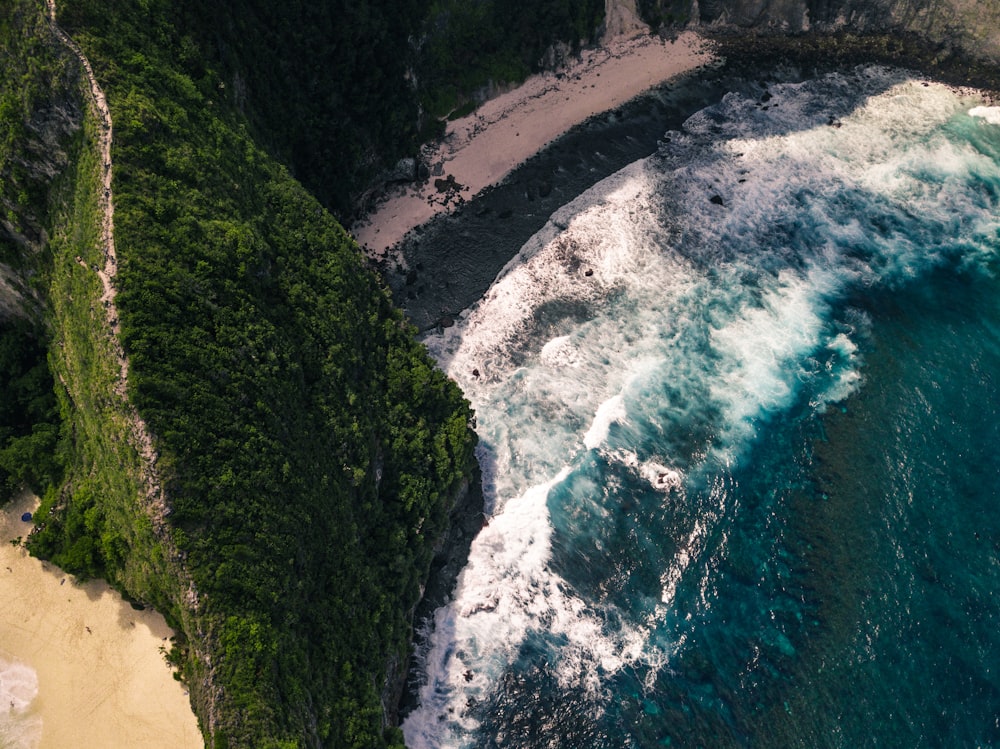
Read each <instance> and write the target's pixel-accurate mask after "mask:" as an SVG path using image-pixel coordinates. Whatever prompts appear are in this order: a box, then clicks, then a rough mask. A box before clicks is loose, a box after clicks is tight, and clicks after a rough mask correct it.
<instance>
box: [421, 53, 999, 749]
mask: <svg viewBox="0 0 1000 749" xmlns="http://www.w3.org/2000/svg"><path fill="white" fill-rule="evenodd" d="M768 93H769V96H768V106H767V107H764V106H762V104H761V102H760V101H755V100H751V99H748V98H745V97H739V96H735V95H730V96H727V97H726V98H725V99H724V100H723V101H722V102H721V103H720V104H718V105H717V106H715V107H711V108H709V109H707V110H705V111H703V112H701V113H699V114H697V115H695V116H694V117H692V118H691V119H690V120H689V121H688V122H687V123H686V124H685V127H684V130H683V131H681V132H676V133H668V134H667V137H666V138H665V139H664V143H663V146H662V148H661V151H660V153H658V154H657V155H655V156H653V157H651V158H650V159H647V160H645V161H642V162H638V163H636V164H633V165H631V166H630V167H628V168H626V169H624V170H622V171H621V172H620V173H618V174H617V175H614V176H613V177H611V178H609V179H608V180H605V181H604V182H602V183H601V184H599V185H597V186H596V187H594V188H593V189H592V190H590V191H588V192H587V193H585V194H584V195H582V196H580V198H578V199H577V200H575V201H573V203H571V204H569V205H568V206H566V207H565V208H564V209H562V210H561V211H559V212H558V213H557V214H555V215H554V216H553V217H552V220H551V221H550V223H549V225H548V226H547V227H546V228H545V229H543V230H542V231H541V232H540V233H539V234H538V235H536V237H534V238H533V239H532V240H531V241H529V242H528V244H527V245H525V247H524V248H523V249H522V251H521V253H520V254H519V255H518V257H517V258H515V259H514V260H513V261H512V262H511V263H510V264H509V265H508V266H507V268H505V269H504V271H503V273H501V275H500V277H498V279H497V280H496V282H495V283H494V285H493V286H492V287H491V289H490V290H489V291H488V292H487V294H486V295H485V297H484V298H483V299H482V300H481V301H480V303H479V304H478V305H476V306H475V307H474V308H472V309H471V310H469V311H468V312H466V313H465V314H463V315H462V317H461V318H460V319H459V320H458V321H457V324H456V325H455V326H454V327H453V328H450V329H447V330H445V331H444V332H442V333H440V334H437V335H433V336H431V337H429V338H428V339H427V344H428V346H429V348H430V349H431V351H432V353H433V354H434V355H435V356H436V357H437V359H438V361H439V362H440V363H441V365H442V366H443V367H444V368H445V369H446V370H447V371H448V372H449V374H450V375H451V376H452V377H454V378H455V379H456V380H457V381H458V382H459V383H460V384H461V385H462V387H463V388H464V389H465V392H466V393H467V395H468V396H469V397H470V399H471V400H472V402H473V406H474V407H475V409H476V412H477V418H478V423H479V432H480V437H481V449H480V458H481V461H482V462H483V468H484V476H485V477H486V487H485V488H486V494H487V500H488V508H489V510H490V512H491V514H492V518H491V521H490V523H489V525H488V526H487V527H486V528H485V529H484V530H483V532H482V533H481V534H480V535H479V537H478V538H477V539H476V540H475V542H474V543H473V547H472V551H471V554H470V560H469V565H468V567H467V569H466V570H465V571H464V572H463V574H462V576H461V578H460V581H459V585H458V589H457V591H456V594H455V599H454V601H452V602H451V603H450V604H449V605H447V606H445V607H443V608H442V609H440V610H439V611H438V612H437V613H436V616H435V620H434V622H433V634H432V635H431V637H430V639H429V645H428V649H427V651H426V652H424V653H423V654H421V657H422V658H423V663H424V670H425V686H424V687H423V689H422V690H421V706H420V707H419V708H418V709H417V710H416V711H415V712H414V713H413V714H411V715H410V716H409V718H408V719H407V720H406V722H405V724H404V731H405V733H406V736H407V740H408V742H409V743H410V744H411V745H413V746H415V747H431V746H449V747H451V746H474V745H481V744H483V743H488V742H484V741H483V740H482V737H479V736H477V733H476V732H477V731H478V730H480V727H481V725H482V721H483V716H484V715H487V714H488V713H489V712H490V710H491V709H492V708H491V705H494V704H495V701H496V700H498V699H501V697H500V696H498V695H499V692H500V691H501V690H502V689H505V688H504V687H502V686H501V683H502V681H503V677H504V675H505V674H507V673H511V672H518V673H527V672H528V671H531V672H532V673H534V672H538V673H541V674H546V675H547V676H545V677H544V678H546V679H551V680H552V681H553V683H554V684H555V685H556V688H558V689H561V690H565V691H566V694H567V695H568V694H570V693H572V694H573V695H575V697H574V699H582V700H584V701H585V703H586V707H585V708H581V710H582V712H584V713H586V714H587V716H588V717H587V720H591V721H596V722H599V721H600V716H601V715H602V714H604V711H605V710H607V709H610V706H611V705H612V704H613V702H614V700H615V696H614V694H613V692H612V691H611V690H612V688H613V687H612V684H613V683H615V680H616V679H618V678H619V677H620V675H621V674H623V673H624V672H625V671H626V670H627V671H628V672H629V674H630V675H634V678H635V679H636V680H637V681H638V682H641V683H643V684H646V685H650V684H652V683H654V682H655V680H656V677H657V674H658V673H660V672H661V670H662V669H663V667H664V666H665V664H666V663H667V661H668V659H669V656H670V654H671V653H675V652H677V650H676V649H677V648H679V647H683V643H684V642H686V640H687V638H688V636H689V634H690V633H689V632H688V631H687V630H685V629H684V627H685V626H688V625H685V624H684V622H687V621H689V620H690V617H689V616H687V613H688V612H684V611H678V610H676V605H677V604H676V601H677V600H678V592H679V591H681V590H682V589H684V588H685V587H687V588H690V589H691V590H693V591H696V594H695V595H694V596H693V598H692V596H688V597H687V598H686V599H685V600H692V599H693V600H697V601H701V602H702V603H703V604H704V607H706V608H707V607H708V606H709V603H708V602H709V599H710V598H711V595H712V590H713V583H712V580H711V575H712V574H713V571H712V570H713V567H712V565H711V564H709V563H708V562H707V561H706V560H707V559H708V558H709V557H711V558H712V559H719V558H722V557H724V556H725V554H726V553H727V541H726V539H727V533H726V532H725V527H724V525H723V523H725V522H732V520H733V517H734V513H737V512H739V508H738V502H736V501H735V500H734V499H733V496H734V495H733V487H732V486H730V483H729V479H728V478H727V477H728V476H729V475H730V473H731V471H732V469H733V467H734V466H738V465H740V464H741V462H742V461H744V459H745V456H746V454H747V453H748V451H749V450H750V448H751V447H752V446H753V445H754V444H755V442H756V440H758V439H759V435H760V433H761V430H762V428H764V427H766V426H767V425H768V424H769V423H770V422H771V420H773V419H775V418H777V417H780V416H781V415H782V414H784V413H786V412H788V410H789V409H791V408H792V407H793V406H795V405H796V404H806V405H807V407H808V409H809V410H810V411H811V412H812V413H818V412H822V411H823V409H825V408H826V406H827V405H828V404H830V403H836V402H839V401H841V400H843V399H844V398H846V397H848V396H849V395H850V394H851V393H852V392H854V391H855V390H856V389H857V388H858V387H860V386H861V385H862V376H861V372H862V370H861V365H862V361H861V358H860V354H859V342H860V341H862V340H863V338H864V335H865V333H866V330H867V323H866V318H865V315H864V313H862V312H860V311H859V310H857V309H855V308H854V307H852V306H851V299H852V296H853V295H855V294H858V293H860V291H862V290H864V289H868V288H872V287H885V288H895V287H897V286H901V285H905V284H907V283H911V282H912V280H913V279H915V278H919V277H920V276H921V275H922V274H925V273H928V272H929V271H930V270H931V269H933V268H935V267H940V266H941V265H942V264H947V263H957V264H959V265H962V264H964V265H966V266H975V267H978V268H986V267H988V266H989V265H990V264H991V263H993V264H995V262H996V250H997V246H998V244H1000V243H998V238H1000V222H998V219H997V210H996V208H997V203H998V201H1000V167H998V165H997V160H996V158H995V156H996V154H1000V148H997V146H996V144H995V143H994V142H993V141H990V140H989V135H988V134H984V133H983V132H982V130H983V128H980V127H978V125H979V124H982V121H981V120H977V119H976V118H977V117H978V118H985V119H987V120H989V117H990V116H991V114H990V113H989V112H985V113H984V112H982V111H977V110H975V109H973V110H972V111H971V112H970V103H971V101H970V100H969V99H963V98H962V97H961V96H959V95H958V94H956V93H955V92H954V91H952V90H950V89H948V88H946V87H943V86H938V85H924V84H923V83H922V82H919V81H910V80H907V79H905V78H904V77H902V76H901V75H900V74H898V73H895V72H893V71H888V70H884V69H881V68H864V69H859V70H858V71H856V72H855V73H854V74H853V75H852V76H843V75H832V76H828V77H826V78H824V79H820V80H818V81H813V82H807V83H803V84H794V85H792V84H788V85H775V86H772V87H771V89H770V90H769V92H768ZM970 114H973V116H970ZM990 149H996V150H994V151H991V150H990ZM632 514H635V517H636V519H633V517H632ZM639 518H641V519H642V521H641V522H640V520H639ZM643 523H645V525H643ZM617 528H620V529H621V531H620V533H619V535H615V533H618V531H615V530H614V529H617ZM651 569H652V570H657V571H658V574H656V575H650V574H647V573H648V571H649V570H651ZM650 579H652V580H653V582H652V583H651V582H650ZM783 638H784V639H783ZM773 639H774V641H775V642H779V643H780V644H781V645H782V650H783V651H784V652H793V651H794V647H793V646H792V644H791V643H790V642H789V641H788V640H787V638H785V635H784V634H782V633H781V632H777V633H776V634H774V637H773ZM529 651H530V653H529ZM539 664H541V665H539ZM525 678H527V677H525ZM539 678H542V677H539ZM630 678H632V677H631V676H630ZM518 688H519V689H520V688H522V687H518ZM539 688H540V687H539ZM524 689H525V690H526V691H525V694H531V690H530V689H528V688H524ZM581 695H582V696H581ZM503 699H504V700H507V701H508V702H509V701H510V700H515V699H518V698H517V696H516V695H511V694H508V695H505V696H503ZM525 699H528V698H525Z"/></svg>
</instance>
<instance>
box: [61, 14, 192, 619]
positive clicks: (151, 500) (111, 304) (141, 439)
mask: <svg viewBox="0 0 1000 749" xmlns="http://www.w3.org/2000/svg"><path fill="white" fill-rule="evenodd" d="M46 2H47V5H48V11H49V22H50V24H51V26H52V31H53V33H54V34H55V35H56V36H57V37H58V38H59V40H60V41H61V42H62V43H63V44H64V45H65V46H66V47H67V48H69V50H70V51H71V52H72V53H73V55H74V56H75V57H76V59H77V60H78V61H79V63H80V65H81V66H82V68H83V70H84V72H85V74H86V76H87V82H88V84H89V89H90V99H91V102H92V103H93V105H94V109H95V111H96V113H97V120H98V130H99V132H98V141H97V145H98V149H99V152H100V157H101V187H100V194H99V195H98V205H99V207H100V213H101V244H102V246H103V252H104V264H103V266H93V267H91V266H88V265H87V263H86V262H85V261H84V260H83V259H81V258H79V257H78V258H77V262H78V263H79V264H80V265H82V266H83V267H84V268H88V269H92V270H93V271H94V272H95V273H96V274H97V277H98V278H99V279H100V281H101V287H102V290H103V292H102V294H101V300H100V301H101V305H102V306H103V307H104V311H105V316H106V318H107V323H108V330H109V331H110V332H109V336H108V338H109V344H110V350H111V354H112V355H113V356H114V357H115V359H116V362H117V365H118V371H119V374H118V379H117V382H116V383H115V394H116V395H117V396H118V398H119V400H120V406H121V409H122V411H123V412H124V414H125V416H126V418H127V420H128V425H129V429H128V431H129V442H130V444H131V445H132V447H133V448H134V449H135V450H136V452H138V453H139V456H140V458H141V466H142V468H141V476H142V482H143V489H144V492H145V495H146V501H147V510H148V513H149V516H150V518H151V520H152V521H153V527H154V531H155V533H156V537H157V539H158V540H159V541H160V542H162V543H163V544H164V545H165V546H166V548H168V549H170V551H171V554H172V556H173V558H174V559H175V560H176V561H179V556H178V555H177V552H176V549H175V547H174V544H173V541H172V539H171V538H170V533H169V530H168V527H167V523H166V517H167V515H168V514H169V509H168V507H167V502H166V498H165V496H164V492H163V487H162V482H161V479H160V474H159V470H158V468H157V463H156V461H157V453H156V449H155V448H154V447H153V438H152V434H151V433H150V431H149V428H148V427H147V425H146V422H145V421H144V420H143V419H142V417H141V416H139V414H138V412H137V411H136V409H135V407H134V406H133V405H132V404H131V403H130V402H129V399H128V374H129V362H128V357H127V356H126V355H125V350H124V349H123V348H122V344H121V340H120V337H119V334H120V324H119V319H118V308H117V306H116V305H115V296H116V289H115V283H114V282H115V276H116V275H117V273H118V255H117V253H116V252H115V233H114V215H115V207H114V200H113V194H112V179H111V176H112V170H111V141H112V134H113V128H112V123H111V111H110V109H109V108H108V102H107V98H106V97H105V95H104V91H103V90H102V89H101V87H100V85H99V84H98V82H97V77H96V76H95V75H94V69H93V67H92V66H91V64H90V61H89V60H88V59H87V56H86V55H85V54H84V53H83V50H82V49H80V46H79V45H78V44H77V43H76V42H75V41H73V39H72V38H71V37H70V36H69V34H67V33H66V32H65V31H64V30H63V29H62V28H61V27H60V26H59V24H58V23H57V21H56V4H55V0H46ZM185 577H186V576H185ZM185 603H186V604H187V605H189V606H192V607H197V605H198V594H197V591H196V589H195V587H194V584H193V582H192V581H190V580H188V589H187V594H186V601H185Z"/></svg>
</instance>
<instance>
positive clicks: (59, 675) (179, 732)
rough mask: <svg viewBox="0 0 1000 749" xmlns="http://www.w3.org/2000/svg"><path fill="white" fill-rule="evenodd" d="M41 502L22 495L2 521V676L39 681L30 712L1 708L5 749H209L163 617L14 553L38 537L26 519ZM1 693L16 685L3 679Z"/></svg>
mask: <svg viewBox="0 0 1000 749" xmlns="http://www.w3.org/2000/svg"><path fill="white" fill-rule="evenodd" d="M36 503H37V500H36V499H35V498H34V497H30V496H25V497H22V498H21V499H19V500H18V501H16V502H14V503H12V504H11V505H8V506H7V507H6V508H4V510H3V511H2V512H0V602H2V606H0V668H3V669H5V670H6V672H7V673H8V674H11V673H13V675H14V676H17V675H18V671H20V672H22V673H23V672H24V669H18V668H17V667H19V666H27V667H28V668H30V669H32V670H33V671H34V672H35V674H37V680H38V694H37V696H36V697H34V699H33V700H31V701H30V703H29V704H27V705H26V706H22V705H20V704H16V705H15V704H13V703H14V702H20V700H19V699H15V696H16V695H15V696H11V697H8V701H10V702H11V703H12V704H10V705H6V704H5V705H0V727H2V728H3V732H4V733H5V734H7V735H6V736H0V744H2V745H3V746H13V747H35V746H37V747H39V749H49V748H50V749H65V747H75V749H107V747H143V748H144V749H159V748H160V747H162V749H188V748H190V749H195V748H196V747H202V746H203V740H202V737H201V733H200V732H199V730H198V722H197V720H196V719H195V716H194V713H193V712H192V710H191V704H190V702H189V700H188V697H187V694H186V691H185V689H184V687H183V685H181V684H180V683H179V682H178V681H176V680H175V679H174V678H173V672H172V671H171V669H170V667H169V666H168V665H167V663H166V661H165V659H164V654H163V652H161V648H169V647H170V641H169V638H170V637H171V636H172V635H173V632H172V631H171V630H170V628H169V627H168V626H167V624H166V622H165V621H164V620H163V617H162V616H160V615H159V614H157V613H156V612H155V611H152V610H150V609H146V610H144V611H136V610H135V609H133V608H132V607H131V606H130V605H129V604H128V603H126V602H125V601H123V600H122V598H121V596H120V595H118V594H117V593H116V592H114V591H113V590H111V589H110V588H109V587H108V585H107V584H106V583H104V582H101V581H97V580H92V581H90V582H87V583H83V584H80V583H78V582H77V581H76V580H75V579H74V578H73V576H72V575H67V574H66V573H65V572H62V571H61V570H59V569H58V568H57V567H54V566H52V565H50V564H45V563H43V562H41V561H39V560H38V559H35V558H34V557H31V556H29V555H28V554H27V552H26V551H25V550H24V549H22V548H20V547H17V546H13V545H11V543H10V540H11V539H13V538H17V537H18V536H23V535H26V534H27V533H28V531H29V530H30V529H31V524H30V523H26V522H23V521H22V520H21V513H23V512H25V511H27V510H30V509H32V508H33V507H34V505H35V504H36ZM12 665H14V666H15V668H13V669H11V666H12ZM0 687H4V691H5V692H6V691H9V688H10V685H9V684H6V685H5V684H3V683H2V678H0ZM14 691H15V692H17V691H18V690H17V689H16V688H15V689H14ZM39 731H40V734H41V741H40V743H35V741H37V737H38V734H39ZM5 740H6V741H10V742H12V743H10V744H8V743H4V741H5Z"/></svg>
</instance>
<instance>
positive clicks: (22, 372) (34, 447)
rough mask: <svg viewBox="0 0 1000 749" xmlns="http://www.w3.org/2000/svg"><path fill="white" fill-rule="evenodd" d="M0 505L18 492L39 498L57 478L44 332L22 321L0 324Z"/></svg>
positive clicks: (55, 419) (55, 430) (54, 415)
mask: <svg viewBox="0 0 1000 749" xmlns="http://www.w3.org/2000/svg"><path fill="white" fill-rule="evenodd" d="M0 382H3V383H4V397H3V400H0V505H2V504H4V503H5V502H6V501H7V500H9V499H10V497H11V496H12V495H13V493H14V492H15V491H16V490H17V489H19V488H20V487H21V486H28V487H30V488H31V489H32V490H33V491H34V492H36V493H44V492H45V491H46V490H47V489H48V487H49V486H51V485H53V484H56V483H58V481H59V478H60V476H61V475H62V471H61V466H60V465H59V459H58V458H57V457H56V455H57V446H58V444H59V412H58V408H57V405H56V398H55V394H54V391H53V387H52V375H51V374H50V373H49V368H48V363H47V362H46V346H45V338H44V331H43V330H40V329H39V326H38V325H37V324H32V323H30V322H28V321H27V320H24V319H13V320H8V321H4V322H0Z"/></svg>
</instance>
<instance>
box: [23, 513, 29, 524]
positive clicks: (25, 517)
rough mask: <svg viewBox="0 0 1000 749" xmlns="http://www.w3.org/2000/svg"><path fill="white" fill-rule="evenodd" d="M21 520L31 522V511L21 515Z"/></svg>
mask: <svg viewBox="0 0 1000 749" xmlns="http://www.w3.org/2000/svg"><path fill="white" fill-rule="evenodd" d="M21 520H23V521H24V522H26V523H30V522H31V513H30V512H26V513H24V514H23V515H22V516H21Z"/></svg>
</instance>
